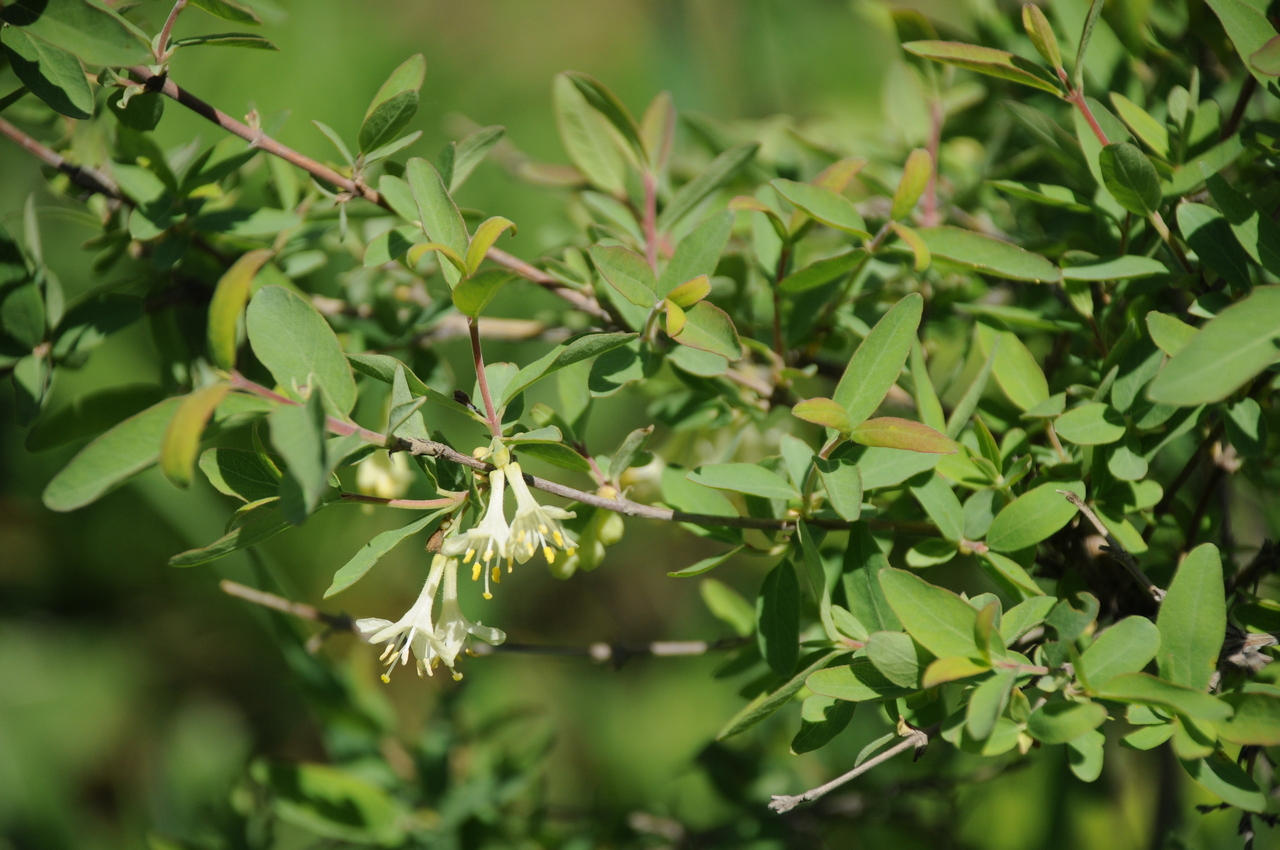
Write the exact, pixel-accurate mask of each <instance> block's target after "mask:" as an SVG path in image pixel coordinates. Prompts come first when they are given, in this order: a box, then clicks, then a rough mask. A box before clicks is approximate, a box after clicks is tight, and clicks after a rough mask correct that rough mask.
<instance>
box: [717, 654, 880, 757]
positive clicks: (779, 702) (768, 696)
mask: <svg viewBox="0 0 1280 850" xmlns="http://www.w3.org/2000/svg"><path fill="white" fill-rule="evenodd" d="M843 654H844V652H842V651H840V650H837V651H835V652H814V653H810V654H809V655H807V656H805V659H804V661H805V662H806V663H805V664H804V666H803V667H802V668H801V670H800V672H798V673H796V674H795V675H794V676H792V677H791V678H790V679H788V680H787V681H786V682H785V683H783V684H782V685H780V686H778V687H777V688H776V689H774V691H773V692H772V693H765V694H760V695H759V696H758V697H756V698H755V699H753V700H752V701H751V702H749V703H747V704H746V705H744V706H743V707H742V709H741V710H740V711H739V712H738V713H737V714H735V715H734V716H733V717H732V718H730V719H729V722H728V723H726V724H725V725H724V727H723V728H722V729H721V730H720V731H719V732H717V733H716V740H717V741H723V740H724V739H725V738H730V737H732V736H734V735H737V734H738V733H739V732H745V731H746V730H747V729H750V728H751V727H752V726H755V725H756V724H757V723H759V722H760V721H761V720H764V719H765V718H766V717H768V716H769V715H770V714H773V713H774V712H775V711H777V710H778V709H779V708H781V707H782V706H784V705H786V704H787V703H788V702H790V701H791V698H792V697H794V696H795V695H796V694H797V693H799V692H800V689H801V688H803V687H804V686H805V680H806V679H807V678H809V677H810V676H811V674H813V673H815V672H817V671H820V670H822V668H823V667H825V666H826V665H828V664H830V663H831V662H832V661H833V660H834V659H836V658H838V657H839V656H841V655H843ZM868 666H870V665H868ZM834 669H839V668H834ZM815 693H817V691H815Z"/></svg>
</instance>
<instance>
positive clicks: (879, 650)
mask: <svg viewBox="0 0 1280 850" xmlns="http://www.w3.org/2000/svg"><path fill="white" fill-rule="evenodd" d="M866 643H867V646H866V650H867V658H869V659H870V660H871V663H872V664H874V665H875V666H876V669H877V670H879V671H880V673H881V675H883V676H884V677H885V678H886V679H888V680H889V681H890V682H892V683H893V684H894V685H897V686H898V687H900V688H919V687H920V676H921V674H922V673H924V670H925V668H926V667H928V666H929V664H930V662H932V661H933V656H932V655H930V654H929V652H928V650H926V649H924V647H922V646H920V645H919V644H917V643H916V642H915V641H914V640H912V639H911V636H910V635H908V634H906V633H905V632H873V633H872V634H871V635H870V637H868V638H867V641H866Z"/></svg>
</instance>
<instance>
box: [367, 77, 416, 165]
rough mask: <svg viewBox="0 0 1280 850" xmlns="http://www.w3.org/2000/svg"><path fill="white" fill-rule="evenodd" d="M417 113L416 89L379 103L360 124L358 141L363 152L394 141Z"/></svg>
mask: <svg viewBox="0 0 1280 850" xmlns="http://www.w3.org/2000/svg"><path fill="white" fill-rule="evenodd" d="M417 113H418V93H417V92H416V91H404V92H400V93H399V94H397V95H394V96H392V97H389V98H387V99H386V100H384V101H382V102H381V103H379V104H377V106H375V107H374V108H373V111H372V112H370V113H369V115H368V116H367V117H366V118H365V119H364V122H363V123H362V124H361V125H360V134H359V135H358V136H357V137H356V143H357V144H358V145H359V146H360V150H361V152H364V153H368V152H369V151H373V150H377V149H378V148H380V147H382V146H383V145H385V144H388V143H389V142H392V141H394V140H395V139H396V138H397V137H398V136H399V135H400V133H401V131H403V130H404V129H405V128H406V127H408V126H409V122H410V121H412V120H413V116H414V115H416V114H417Z"/></svg>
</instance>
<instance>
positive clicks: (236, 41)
mask: <svg viewBox="0 0 1280 850" xmlns="http://www.w3.org/2000/svg"><path fill="white" fill-rule="evenodd" d="M201 44H212V45H213V46H214V47H247V48H249V49H251V50H279V49H280V48H278V47H276V46H275V45H274V44H272V43H271V42H270V41H268V40H267V39H265V38H263V37H262V36H260V35H254V34H253V33H247V32H219V33H210V34H208V35H193V36H189V37H187V38H175V39H174V40H173V41H171V42H169V46H170V47H196V46H198V45H201Z"/></svg>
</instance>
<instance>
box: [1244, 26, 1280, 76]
mask: <svg viewBox="0 0 1280 850" xmlns="http://www.w3.org/2000/svg"><path fill="white" fill-rule="evenodd" d="M1249 67H1250V68H1252V69H1253V70H1254V71H1257V72H1258V73H1261V74H1266V75H1267V76H1268V77H1280V35H1275V36H1272V37H1271V38H1270V39H1269V40H1268V41H1267V43H1266V44H1264V45H1262V47H1260V48H1258V49H1257V50H1255V51H1254V52H1253V53H1251V54H1249Z"/></svg>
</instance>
